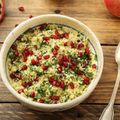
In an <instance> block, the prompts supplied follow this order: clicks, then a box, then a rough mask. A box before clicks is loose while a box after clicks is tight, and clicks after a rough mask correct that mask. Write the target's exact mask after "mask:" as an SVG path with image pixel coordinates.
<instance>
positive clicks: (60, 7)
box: [0, 0, 120, 120]
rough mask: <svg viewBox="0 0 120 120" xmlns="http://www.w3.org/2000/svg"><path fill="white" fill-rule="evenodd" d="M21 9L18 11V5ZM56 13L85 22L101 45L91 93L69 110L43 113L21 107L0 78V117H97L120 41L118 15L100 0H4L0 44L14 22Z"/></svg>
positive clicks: (118, 110)
mask: <svg viewBox="0 0 120 120" xmlns="http://www.w3.org/2000/svg"><path fill="white" fill-rule="evenodd" d="M21 5H22V6H24V7H25V11H24V12H23V13H21V12H20V11H18V7H19V6H21ZM48 13H56V14H64V15H68V16H71V17H73V18H76V19H78V20H80V21H82V22H83V23H85V24H86V25H87V26H89V27H90V28H91V29H92V30H93V31H94V32H95V34H96V35H97V37H98V38H99V40H100V43H101V45H102V48H103V52H104V58H105V64H104V70H103V74H102V77H101V79H100V82H99V84H98V85H97V87H96V89H95V90H94V92H93V93H92V94H91V96H90V97H89V98H88V99H87V100H86V101H84V102H83V103H82V104H81V105H78V106H76V107H74V108H72V109H70V110H67V111H64V112H56V113H43V112H39V111H34V110H30V109H28V108H25V107H23V106H22V105H21V104H20V103H19V102H18V101H17V100H16V98H15V97H13V95H12V94H11V93H10V92H9V91H8V90H7V88H6V87H5V86H4V84H3V82H2V80H0V120H8V119H9V120H22V119H25V120H61V119H62V120H98V119H99V116H100V114H101V112H102V111H103V108H104V107H105V106H106V105H107V103H108V101H109V98H110V96H111V92H112V90H113V86H114V82H115V79H116V75H117V65H116V63H115V60H114V54H115V49H116V46H117V44H118V42H119V41H120V19H118V18H115V17H113V16H112V15H111V14H109V12H108V11H107V10H106V8H105V6H104V3H103V1H102V0H5V14H6V16H5V19H4V21H3V22H2V23H1V24H0V44H1V46H2V43H3V42H4V40H5V37H6V36H7V35H8V34H9V32H10V31H11V30H12V29H14V26H15V24H19V23H21V22H22V21H24V20H26V19H29V18H28V16H29V15H33V16H37V15H41V14H48ZM115 120H120V89H119V91H118V95H117V98H116V102H115Z"/></svg>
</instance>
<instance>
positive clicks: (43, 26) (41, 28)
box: [39, 23, 48, 31]
mask: <svg viewBox="0 0 120 120" xmlns="http://www.w3.org/2000/svg"><path fill="white" fill-rule="evenodd" d="M47 25H48V24H47V23H43V24H41V25H40V26H39V29H40V30H41V31H42V30H44V29H45V28H46V27H47Z"/></svg>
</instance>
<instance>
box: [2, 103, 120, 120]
mask: <svg viewBox="0 0 120 120" xmlns="http://www.w3.org/2000/svg"><path fill="white" fill-rule="evenodd" d="M104 107H105V106H104V105H78V106H76V107H74V108H72V109H70V110H66V111H64V112H56V113H55V114H54V113H48V112H40V111H35V110H30V109H27V108H26V107H23V106H22V105H20V104H16V103H12V104H10V103H4V104H0V120H23V119H25V120H43V119H44V120H61V119H62V120H98V119H99V116H100V115H101V112H102V111H103V109H104ZM119 111H120V105H115V119H114V120H119V118H120V114H119Z"/></svg>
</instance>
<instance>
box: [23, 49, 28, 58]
mask: <svg viewBox="0 0 120 120" xmlns="http://www.w3.org/2000/svg"><path fill="white" fill-rule="evenodd" d="M22 55H23V56H24V57H27V56H29V50H28V49H26V48H25V49H24V51H23V53H22Z"/></svg>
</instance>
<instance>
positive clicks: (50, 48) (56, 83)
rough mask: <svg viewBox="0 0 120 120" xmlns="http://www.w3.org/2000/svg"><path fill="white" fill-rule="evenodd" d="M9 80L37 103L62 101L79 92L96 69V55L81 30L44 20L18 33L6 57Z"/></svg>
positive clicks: (23, 94) (83, 89)
mask: <svg viewBox="0 0 120 120" xmlns="http://www.w3.org/2000/svg"><path fill="white" fill-rule="evenodd" d="M7 70H8V77H9V79H10V83H11V85H12V86H13V88H14V89H15V90H16V91H17V92H18V93H19V94H21V95H22V96H24V97H26V98H28V99H30V100H32V101H36V102H39V103H46V104H57V103H64V102H67V101H70V100H73V99H75V98H76V97H78V96H80V95H82V94H83V93H84V92H85V91H86V89H87V87H88V86H89V84H90V82H91V81H92V80H93V79H94V78H95V75H96V72H97V55H96V52H95V50H94V49H93V47H92V45H91V43H90V42H89V39H88V38H87V37H86V36H85V35H84V34H82V33H81V32H79V31H77V30H75V29H73V28H71V27H68V26H65V25H61V24H53V23H43V24H41V25H38V26H36V27H33V28H30V29H28V30H27V31H26V32H24V33H23V34H21V35H20V36H19V37H18V38H17V39H16V41H15V42H14V43H13V45H12V46H11V48H10V50H9V53H8V57H7Z"/></svg>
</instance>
